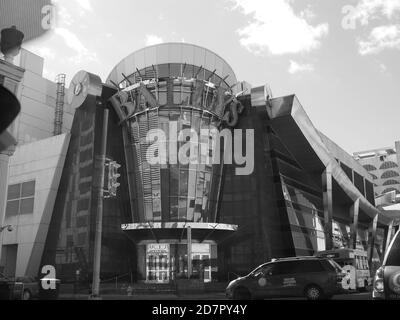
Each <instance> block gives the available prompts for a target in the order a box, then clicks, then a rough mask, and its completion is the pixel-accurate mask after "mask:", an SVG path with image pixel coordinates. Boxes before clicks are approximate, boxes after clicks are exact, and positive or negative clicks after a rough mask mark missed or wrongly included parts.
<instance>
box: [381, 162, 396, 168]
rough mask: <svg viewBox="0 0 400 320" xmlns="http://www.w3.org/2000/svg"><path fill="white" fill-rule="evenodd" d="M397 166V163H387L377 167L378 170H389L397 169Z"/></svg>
mask: <svg viewBox="0 0 400 320" xmlns="http://www.w3.org/2000/svg"><path fill="white" fill-rule="evenodd" d="M398 167H399V166H398V165H397V163H395V162H393V161H387V162H384V163H382V165H381V166H380V167H379V169H382V170H385V169H391V168H398Z"/></svg>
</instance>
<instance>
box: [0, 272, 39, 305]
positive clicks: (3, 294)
mask: <svg viewBox="0 0 400 320" xmlns="http://www.w3.org/2000/svg"><path fill="white" fill-rule="evenodd" d="M38 296H39V282H38V281H37V280H35V279H34V278H31V277H20V278H16V279H15V280H14V279H10V278H8V277H6V276H4V275H2V274H0V300H31V299H33V298H37V297H38Z"/></svg>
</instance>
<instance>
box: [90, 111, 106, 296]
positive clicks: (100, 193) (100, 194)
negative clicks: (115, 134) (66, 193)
mask: <svg viewBox="0 0 400 320" xmlns="http://www.w3.org/2000/svg"><path fill="white" fill-rule="evenodd" d="M108 113H109V112H108V109H104V115H103V132H102V141H101V150H100V155H99V157H98V166H99V169H100V179H99V181H98V185H97V216H96V233H95V242H94V257H93V281H92V298H94V299H96V298H99V297H100V260H101V238H102V229H103V199H104V189H103V188H104V180H105V172H104V171H105V164H106V151H107V130H108Z"/></svg>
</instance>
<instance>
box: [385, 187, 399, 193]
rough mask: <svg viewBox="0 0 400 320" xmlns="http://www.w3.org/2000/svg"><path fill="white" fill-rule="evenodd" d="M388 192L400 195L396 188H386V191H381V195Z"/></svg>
mask: <svg viewBox="0 0 400 320" xmlns="http://www.w3.org/2000/svg"><path fill="white" fill-rule="evenodd" d="M390 191H396V193H400V191H399V190H397V189H396V188H387V189H385V190H383V191H382V193H387V192H390Z"/></svg>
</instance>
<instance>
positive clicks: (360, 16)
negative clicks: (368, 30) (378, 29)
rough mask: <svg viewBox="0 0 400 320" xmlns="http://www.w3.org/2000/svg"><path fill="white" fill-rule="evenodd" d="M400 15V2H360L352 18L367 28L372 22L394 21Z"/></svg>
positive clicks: (374, 0) (386, 0) (377, 0)
mask: <svg viewBox="0 0 400 320" xmlns="http://www.w3.org/2000/svg"><path fill="white" fill-rule="evenodd" d="M399 13H400V0H360V1H359V2H358V4H357V6H356V7H355V10H354V12H353V13H352V18H353V19H354V20H355V21H359V22H360V23H361V25H363V26H365V25H368V24H369V23H370V21H371V20H378V19H382V18H386V19H393V18H395V17H396V16H397V15H398V14H399Z"/></svg>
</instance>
